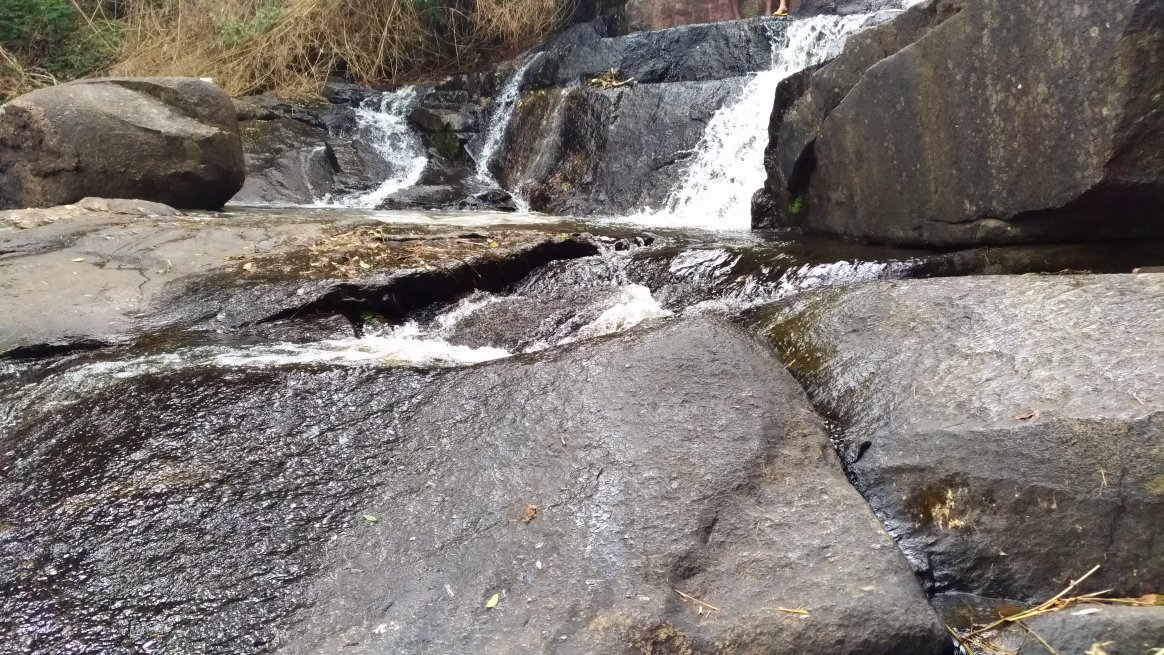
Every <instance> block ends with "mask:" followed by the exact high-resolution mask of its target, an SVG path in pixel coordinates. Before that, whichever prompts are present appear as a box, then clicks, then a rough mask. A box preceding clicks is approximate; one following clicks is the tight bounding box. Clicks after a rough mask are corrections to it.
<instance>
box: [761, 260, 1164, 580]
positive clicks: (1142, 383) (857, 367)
mask: <svg viewBox="0 0 1164 655" xmlns="http://www.w3.org/2000/svg"><path fill="white" fill-rule="evenodd" d="M1161 321H1164V275H1160V274H1150V273H1149V274H1137V275H1081V276H1076V275H1063V276H1021V277H972V278H960V279H935V280H918V281H905V282H877V283H869V284H864V285H860V286H853V287H839V288H834V289H829V290H824V291H820V292H811V293H807V294H804V295H803V296H800V297H797V298H795V299H793V300H791V301H788V302H787V303H785V304H783V305H778V306H776V307H775V308H773V309H771V310H769V313H768V314H767V316H766V317H765V318H764V319H762V320H761V321H760V323H761V325H763V326H764V329H765V330H767V332H768V334H769V335H770V337H771V338H772V340H773V341H774V343H776V344H777V346H778V348H779V349H780V351H781V352H782V353H783V357H784V360H785V361H786V362H787V363H788V366H789V369H790V370H791V371H793V372H794V373H795V374H796V375H797V376H798V378H799V379H800V380H801V382H802V383H803V384H804V385H805V386H806V388H807V389H808V390H809V395H810V397H811V398H812V399H813V401H814V404H815V405H816V406H817V408H818V410H819V411H821V412H822V413H824V414H826V415H828V416H830V417H832V418H834V419H835V420H836V421H837V424H836V425H837V428H836V433H835V435H834V436H835V438H836V439H837V441H838V443H839V444H840V445H841V448H842V450H843V451H844V453H845V458H846V462H847V465H848V468H849V471H850V473H851V475H852V476H853V478H854V480H855V481H856V484H857V487H858V489H859V490H860V491H861V492H862V493H863V494H864V495H865V496H866V498H867V499H868V500H869V502H870V504H871V505H872V506H873V508H874V510H875V511H877V512H878V514H879V515H880V516H881V517H882V520H883V522H884V523H885V525H886V528H887V529H888V530H889V531H890V532H891V533H892V534H893V535H894V536H895V537H896V538H897V539H898V540H899V542H900V543H901V546H902V548H903V549H904V550H905V552H906V554H907V556H909V557H910V559H911V561H913V563H914V565H915V567H916V568H917V570H918V572H919V574H921V575H922V576H923V577H924V578H925V579H926V580H928V583H929V585H930V588H931V590H933V591H935V592H969V593H973V594H978V595H982V596H989V597H996V598H1009V599H1016V600H1023V601H1026V600H1042V599H1045V598H1048V597H1050V596H1052V595H1054V594H1055V593H1058V592H1059V591H1060V590H1062V589H1063V588H1064V587H1066V586H1067V585H1068V584H1069V583H1070V582H1071V581H1072V580H1073V579H1075V578H1078V577H1079V576H1082V575H1083V574H1084V573H1086V572H1087V571H1088V570H1090V569H1091V568H1092V567H1093V566H1095V565H1097V564H1098V565H1100V569H1099V571H1097V572H1096V573H1095V574H1094V575H1093V576H1092V577H1091V578H1090V579H1089V583H1090V584H1091V585H1092V587H1091V588H1092V590H1101V589H1110V590H1111V593H1113V594H1114V595H1117V596H1138V595H1140V594H1143V593H1149V592H1156V591H1159V590H1160V589H1161V588H1162V587H1164V550H1161V549H1160V548H1159V544H1160V540H1161V538H1162V537H1164V534H1162V533H1164V395H1162V394H1161V391H1160V390H1161V389H1162V388H1164V367H1162V366H1161V353H1162V352H1164V331H1161V330H1160V325H1161Z"/></svg>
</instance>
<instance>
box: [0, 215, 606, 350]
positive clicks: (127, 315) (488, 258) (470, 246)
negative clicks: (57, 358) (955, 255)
mask: <svg viewBox="0 0 1164 655" xmlns="http://www.w3.org/2000/svg"><path fill="white" fill-rule="evenodd" d="M96 202H97V204H95V205H87V206H67V207H62V208H53V209H44V210H18V211H14V212H3V213H0V277H2V278H3V279H4V282H3V284H2V285H0V304H2V305H4V306H6V307H12V308H16V309H18V311H9V312H4V313H3V315H2V316H0V354H5V353H7V354H10V355H12V354H25V355H28V354H37V353H45V352H51V351H54V350H61V349H64V350H67V349H71V348H75V347H78V346H80V345H85V344H89V345H100V344H103V343H114V342H121V341H125V340H127V339H131V338H134V337H136V336H140V335H142V334H145V333H146V332H148V331H151V330H156V329H160V328H162V327H178V328H191V327H194V328H202V329H214V330H234V329H237V328H240V327H243V326H246V325H250V324H256V323H261V322H263V321H266V320H268V319H272V318H279V317H289V316H298V315H301V314H304V313H306V314H308V315H311V314H320V313H328V314H338V315H342V316H347V317H349V318H351V319H359V317H360V316H361V315H362V314H364V313H365V312H371V313H373V314H377V315H383V316H385V317H388V318H391V319H396V318H399V317H400V315H402V314H403V313H405V312H407V311H409V310H412V309H416V308H418V307H423V306H424V305H426V304H428V303H432V302H442V301H450V300H455V299H456V298H457V297H459V296H460V295H463V294H465V293H468V292H470V291H472V290H474V289H478V288H485V289H496V288H499V287H503V286H504V285H506V284H509V283H512V282H514V281H516V280H517V279H520V277H522V276H524V275H525V274H527V273H528V272H529V271H530V270H532V269H533V268H536V267H537V266H540V265H542V264H544V263H546V262H547V261H551V260H553V259H555V258H558V257H580V256H585V255H591V254H595V253H597V252H598V246H597V245H595V243H593V242H591V241H589V240H587V239H586V238H584V237H574V236H571V235H568V234H560V233H557V232H547V231H545V230H544V229H536V228H528V229H526V228H523V227H517V226H515V227H514V228H512V229H501V228H496V227H493V228H489V229H484V228H480V229H479V228H473V227H462V226H460V225H459V224H458V223H457V221H456V220H451V222H450V223H449V224H444V223H442V222H441V220H440V219H439V217H438V218H437V219H436V220H432V217H431V216H422V215H419V214H411V215H408V214H406V215H396V218H398V219H399V218H401V217H403V218H408V217H411V218H413V219H415V220H414V221H413V223H412V224H409V223H408V221H407V220H405V221H404V224H395V225H390V224H385V223H383V222H378V221H374V220H370V219H369V218H367V217H359V216H350V215H349V216H344V215H342V214H341V215H338V216H337V215H336V214H334V213H333V214H330V215H325V214H324V213H318V214H311V213H310V212H302V211H301V212H298V213H297V214H295V215H293V216H292V215H281V214H277V213H276V214H267V215H264V214H243V215H223V214H212V215H204V216H196V217H188V216H158V215H157V214H158V213H164V212H160V211H159V210H157V209H156V208H150V207H145V208H140V207H136V206H135V205H134V206H130V205H132V203H128V201H113V202H114V205H116V206H111V205H110V204H109V202H108V201H107V202H104V204H101V201H96ZM117 203H121V204H120V205H118V204H117ZM139 204H140V203H139ZM110 209H113V210H116V211H120V212H121V213H114V211H110ZM127 212H128V213H127ZM446 218H449V217H446ZM305 310H306V311H305Z"/></svg>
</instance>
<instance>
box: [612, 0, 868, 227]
mask: <svg viewBox="0 0 1164 655" xmlns="http://www.w3.org/2000/svg"><path fill="white" fill-rule="evenodd" d="M868 19H869V16H868V15H867V14H857V15H852V16H815V17H812V18H808V19H805V20H797V21H794V22H793V23H792V24H790V25H789V26H788V28H787V30H785V31H784V32H783V34H782V35H779V36H777V35H773V37H772V66H771V68H769V69H768V70H766V71H763V72H761V73H758V74H757V75H756V76H755V77H753V78H752V80H751V81H750V82H748V84H747V85H746V86H745V87H744V89H743V91H742V92H741V93H740V95H739V96H737V97H736V98H735V99H734V100H733V101H731V102H729V103H728V104H727V105H725V106H724V107H723V108H722V109H720V110H719V111H718V112H716V114H715V116H713V117H712V119H711V121H710V122H709V123H708V125H707V129H706V130H705V131H704V133H703V138H702V139H701V140H700V142H699V145H698V146H696V153H695V157H694V158H693V159H692V161H691V165H690V166H689V167H688V168H687V170H686V172H685V173H684V175H683V177H682V179H681V180H680V181H679V182H678V183H677V184H676V185H675V187H674V188H673V189H672V190H671V193H670V195H669V196H668V197H667V200H666V202H665V203H664V205H663V207H662V208H661V209H658V210H646V211H643V212H641V213H639V214H637V215H635V216H632V217H630V220H632V221H634V222H638V223H642V224H646V225H657V226H668V227H683V228H700V229H718V230H723V229H728V230H747V229H749V228H750V227H751V200H752V194H753V193H754V192H755V191H756V189H759V188H760V187H761V186H763V185H764V180H765V177H766V174H765V172H764V148H765V147H766V146H767V144H768V120H769V113H770V112H768V111H761V110H759V108H761V107H771V106H772V102H773V98H774V97H775V95H776V87H777V85H779V84H780V82H781V81H782V80H784V79H785V78H787V77H788V76H790V75H792V74H793V73H796V72H798V71H800V70H803V69H805V68H807V67H808V66H812V65H814V64H817V63H820V62H821V61H822V60H823V59H824V58H825V57H826V56H827V55H828V54H829V53H831V52H836V51H837V50H838V49H839V48H840V47H842V46H843V42H844V39H845V38H847V37H848V36H849V35H850V34H852V33H854V32H856V31H858V30H859V29H861V27H862V26H863V25H864V24H865V23H866V22H867V21H868Z"/></svg>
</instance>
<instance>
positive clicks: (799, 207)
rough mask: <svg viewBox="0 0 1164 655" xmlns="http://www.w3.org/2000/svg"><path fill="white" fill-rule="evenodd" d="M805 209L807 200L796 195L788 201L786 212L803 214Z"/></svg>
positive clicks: (794, 214)
mask: <svg viewBox="0 0 1164 655" xmlns="http://www.w3.org/2000/svg"><path fill="white" fill-rule="evenodd" d="M805 209H808V202H807V201H806V200H805V199H804V196H796V197H795V198H793V199H792V201H791V202H789V203H788V213H789V214H792V215H793V216H799V215H801V214H803V213H804V210H805Z"/></svg>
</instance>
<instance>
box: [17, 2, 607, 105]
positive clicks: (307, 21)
mask: <svg viewBox="0 0 1164 655" xmlns="http://www.w3.org/2000/svg"><path fill="white" fill-rule="evenodd" d="M579 1H589V0H0V102H2V101H4V100H5V99H7V98H10V97H13V96H15V95H18V94H20V93H24V92H26V91H28V90H31V89H33V88H37V87H38V86H43V85H45V84H51V83H55V81H56V80H57V79H62V80H66V79H72V78H74V77H79V76H89V75H96V74H114V75H142V76H146V75H182V76H196V77H212V78H214V79H215V81H217V82H218V83H219V84H220V85H221V86H222V87H223V88H225V89H226V90H227V92H228V93H231V94H232V95H242V94H247V93H254V92H259V91H277V92H280V93H283V94H286V95H311V94H315V93H317V92H318V91H319V90H320V88H321V87H322V85H323V83H324V81H325V80H326V78H327V77H328V76H329V75H332V74H339V75H343V76H345V77H347V78H349V79H352V80H354V81H358V82H364V83H368V84H398V83H404V82H410V81H415V80H417V79H420V78H424V77H426V76H433V75H437V74H441V73H447V72H454V71H465V70H471V69H473V68H476V67H479V66H481V65H483V64H487V63H491V62H495V61H498V60H500V59H502V58H505V57H509V56H511V55H513V54H516V53H517V52H519V51H521V50H523V49H525V48H527V47H529V46H532V45H534V44H535V43H537V42H538V41H540V40H542V39H545V38H546V37H547V36H549V35H550V34H551V33H552V32H553V31H554V30H556V29H557V28H559V27H561V26H562V25H563V24H564V22H565V21H566V20H567V19H568V18H569V17H570V16H571V15H572V13H573V11H574V9H575V3H576V2H579ZM5 47H6V48H7V49H5Z"/></svg>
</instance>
